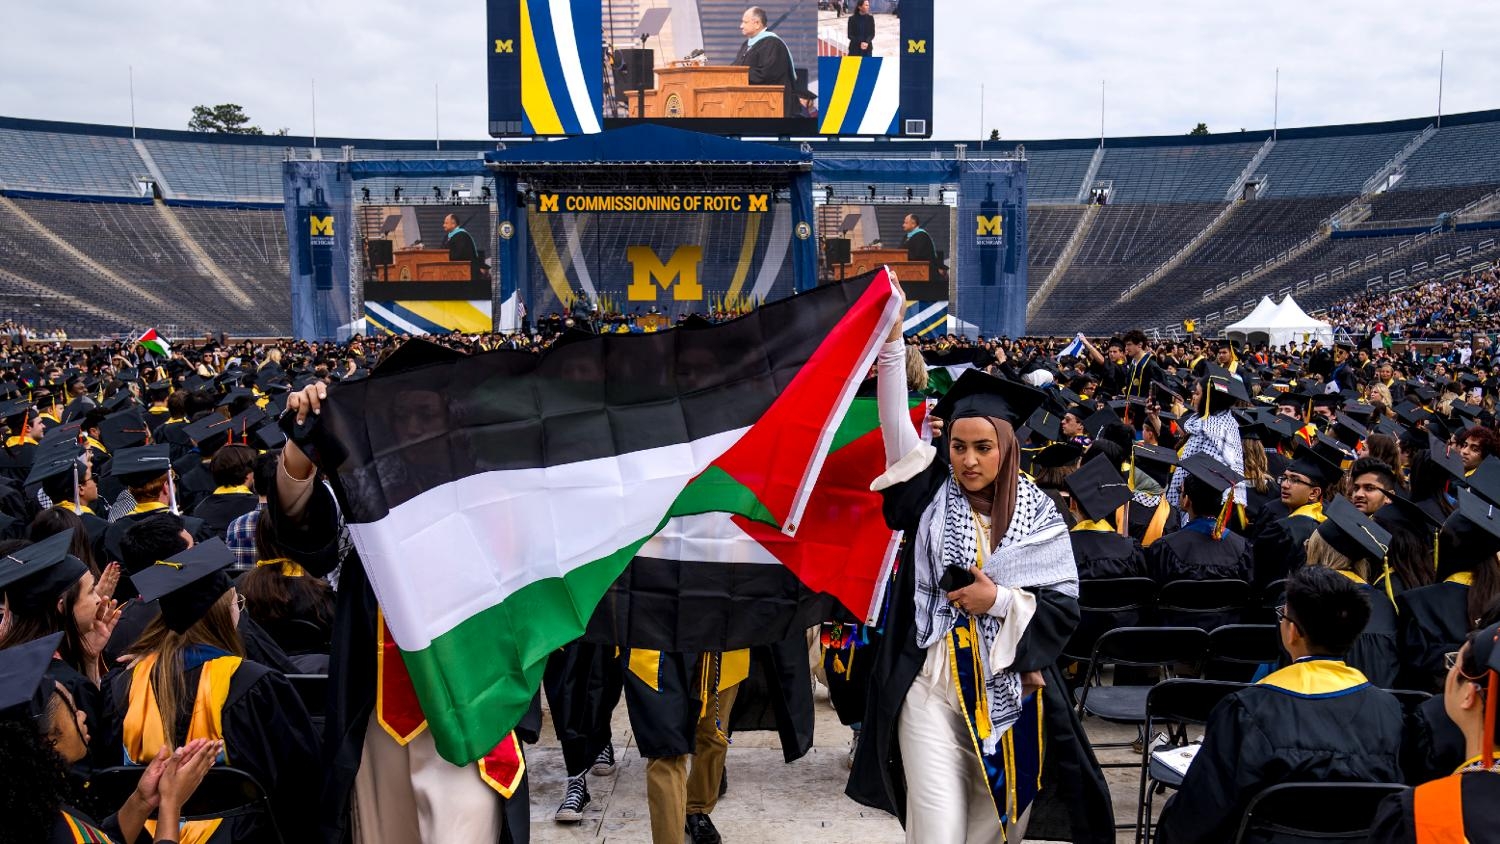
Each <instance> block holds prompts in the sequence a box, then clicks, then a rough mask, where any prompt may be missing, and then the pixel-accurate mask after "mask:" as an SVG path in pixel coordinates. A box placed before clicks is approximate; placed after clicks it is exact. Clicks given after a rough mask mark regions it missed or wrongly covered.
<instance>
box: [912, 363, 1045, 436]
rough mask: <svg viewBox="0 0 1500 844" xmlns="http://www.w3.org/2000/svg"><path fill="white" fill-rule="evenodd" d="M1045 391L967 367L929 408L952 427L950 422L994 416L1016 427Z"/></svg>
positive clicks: (1034, 406) (1040, 404) (1043, 396)
mask: <svg viewBox="0 0 1500 844" xmlns="http://www.w3.org/2000/svg"><path fill="white" fill-rule="evenodd" d="M1046 399H1047V394H1046V393H1044V392H1042V391H1041V390H1038V389H1036V388H1035V387H1028V386H1026V385H1025V384H1022V383H1019V382H1017V381H1010V380H1008V379H1005V378H996V377H995V376H993V375H988V374H986V373H984V372H980V371H979V370H977V369H966V370H964V372H963V374H962V375H960V376H959V377H958V380H957V381H954V382H953V386H952V387H950V388H949V389H948V392H947V393H946V394H944V395H943V398H942V399H941V400H939V401H938V403H937V406H936V407H934V408H933V409H932V415H933V416H936V417H938V418H939V419H942V420H943V421H944V422H946V423H947V424H948V430H952V427H953V423H955V422H957V421H958V420H960V419H966V418H969V417H971V416H983V417H994V418H995V419H1000V420H1003V421H1006V422H1009V423H1010V424H1011V427H1017V426H1019V425H1020V424H1021V423H1022V422H1023V421H1024V420H1026V419H1027V418H1029V417H1030V416H1031V414H1033V413H1035V412H1036V410H1037V408H1039V407H1041V406H1042V402H1044V401H1046Z"/></svg>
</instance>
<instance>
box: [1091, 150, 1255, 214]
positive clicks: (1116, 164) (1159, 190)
mask: <svg viewBox="0 0 1500 844" xmlns="http://www.w3.org/2000/svg"><path fill="white" fill-rule="evenodd" d="M1259 147H1260V144H1258V143H1255V144H1218V145H1209V146H1193V147H1125V148H1121V149H1110V148H1108V147H1106V149H1105V152H1104V161H1103V163H1102V164H1100V166H1099V173H1098V175H1097V176H1096V177H1095V180H1096V181H1103V180H1109V181H1110V182H1113V186H1112V192H1111V195H1110V200H1111V201H1112V202H1129V203H1142V202H1217V201H1220V200H1222V199H1223V198H1224V192H1225V191H1227V190H1229V186H1230V185H1232V184H1234V180H1235V179H1236V178H1238V177H1239V175H1240V173H1241V172H1242V171H1243V170H1244V169H1245V165H1246V164H1249V163H1250V159H1251V158H1252V157H1254V155H1255V151H1256V150H1257V149H1258V148H1259Z"/></svg>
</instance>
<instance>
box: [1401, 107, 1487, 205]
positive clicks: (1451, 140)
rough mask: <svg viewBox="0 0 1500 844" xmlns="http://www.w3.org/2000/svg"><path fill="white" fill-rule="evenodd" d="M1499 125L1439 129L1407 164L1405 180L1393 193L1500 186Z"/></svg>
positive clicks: (1473, 125) (1449, 125) (1451, 126)
mask: <svg viewBox="0 0 1500 844" xmlns="http://www.w3.org/2000/svg"><path fill="white" fill-rule="evenodd" d="M1497 150H1500V123H1495V122H1489V123H1475V124H1471V125H1467V126H1454V125H1452V124H1451V123H1450V124H1448V125H1446V126H1444V127H1443V128H1441V129H1439V130H1438V132H1437V134H1436V135H1434V136H1433V137H1432V138H1431V139H1430V140H1428V141H1427V143H1425V144H1423V145H1422V148H1421V149H1419V150H1417V151H1416V153H1415V154H1414V155H1413V156H1412V157H1411V158H1409V159H1407V161H1406V176H1405V178H1403V179H1402V180H1401V181H1400V182H1398V183H1397V184H1396V190H1398V191H1402V190H1415V189H1417V188H1426V187H1433V186H1436V185H1459V184H1469V183H1472V182H1500V154H1497Z"/></svg>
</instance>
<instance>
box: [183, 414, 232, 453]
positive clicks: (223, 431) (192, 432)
mask: <svg viewBox="0 0 1500 844" xmlns="http://www.w3.org/2000/svg"><path fill="white" fill-rule="evenodd" d="M232 430H234V429H233V428H232V427H231V422H230V420H229V419H228V418H227V417H225V416H224V415H223V414H221V413H206V414H204V415H203V416H201V417H199V418H198V419H196V420H194V421H192V422H189V423H188V424H187V425H185V426H183V429H182V433H184V434H186V435H187V437H188V439H190V440H192V441H193V443H194V444H195V445H197V446H198V449H199V450H200V451H212V450H214V449H216V448H218V447H219V446H221V445H223V444H224V440H223V439H221V438H227V437H228V436H229V433H230V431H232Z"/></svg>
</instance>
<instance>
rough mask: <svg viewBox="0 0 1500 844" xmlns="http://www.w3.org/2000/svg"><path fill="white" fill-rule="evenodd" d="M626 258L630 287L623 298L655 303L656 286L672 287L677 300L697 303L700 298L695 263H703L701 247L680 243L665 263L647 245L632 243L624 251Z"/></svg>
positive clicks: (668, 288)
mask: <svg viewBox="0 0 1500 844" xmlns="http://www.w3.org/2000/svg"><path fill="white" fill-rule="evenodd" d="M625 259H626V260H628V261H629V262H630V268H631V271H632V275H631V279H630V287H628V288H626V290H625V297H626V298H627V299H629V300H630V301H632V302H655V301H656V287H657V285H658V284H659V285H661V289H662V290H671V291H672V299H673V300H674V301H677V302H697V301H701V300H702V299H703V285H701V284H699V283H698V265H699V264H701V263H703V247H701V246H679V247H677V250H676V251H675V252H673V253H672V257H671V259H670V260H668V261H667V262H666V263H665V264H663V263H662V262H661V259H660V258H658V257H657V256H656V251H655V250H654V249H652V248H651V247H649V246H631V247H627V248H626V250H625Z"/></svg>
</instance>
